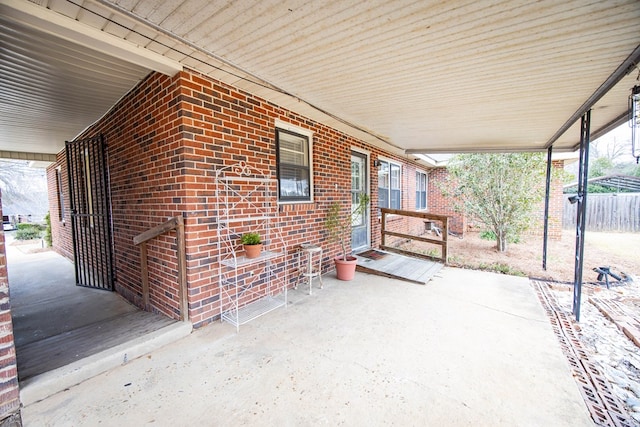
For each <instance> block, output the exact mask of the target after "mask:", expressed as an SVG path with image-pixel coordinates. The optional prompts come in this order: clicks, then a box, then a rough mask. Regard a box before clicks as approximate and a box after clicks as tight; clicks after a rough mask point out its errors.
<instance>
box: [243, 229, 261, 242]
mask: <svg viewBox="0 0 640 427" xmlns="http://www.w3.org/2000/svg"><path fill="white" fill-rule="evenodd" d="M240 243H242V244H243V245H259V244H260V243H262V241H261V240H260V234H259V233H256V232H251V233H245V234H243V235H242V237H241V238H240Z"/></svg>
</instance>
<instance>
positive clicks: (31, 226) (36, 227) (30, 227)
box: [16, 222, 44, 231]
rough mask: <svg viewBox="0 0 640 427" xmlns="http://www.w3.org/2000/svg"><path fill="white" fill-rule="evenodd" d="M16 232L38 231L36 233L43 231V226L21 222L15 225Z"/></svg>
mask: <svg viewBox="0 0 640 427" xmlns="http://www.w3.org/2000/svg"><path fill="white" fill-rule="evenodd" d="M16 228H17V229H18V230H38V231H44V225H42V224H35V223H32V222H21V223H19V224H18V225H17V227H16Z"/></svg>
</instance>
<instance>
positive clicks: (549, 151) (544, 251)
mask: <svg viewBox="0 0 640 427" xmlns="http://www.w3.org/2000/svg"><path fill="white" fill-rule="evenodd" d="M552 152H553V146H550V147H549V148H548V149H547V182H546V186H545V193H544V236H543V238H542V269H543V270H544V271H547V246H548V240H549V198H550V197H551V154H552Z"/></svg>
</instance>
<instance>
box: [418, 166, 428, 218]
mask: <svg viewBox="0 0 640 427" xmlns="http://www.w3.org/2000/svg"><path fill="white" fill-rule="evenodd" d="M420 209H427V174H426V173H424V172H416V210H420Z"/></svg>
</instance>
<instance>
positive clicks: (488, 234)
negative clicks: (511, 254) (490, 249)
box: [480, 230, 496, 241]
mask: <svg viewBox="0 0 640 427" xmlns="http://www.w3.org/2000/svg"><path fill="white" fill-rule="evenodd" d="M480 238H481V239H482V240H492V241H495V240H496V233H494V232H493V231H487V230H485V231H481V232H480Z"/></svg>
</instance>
